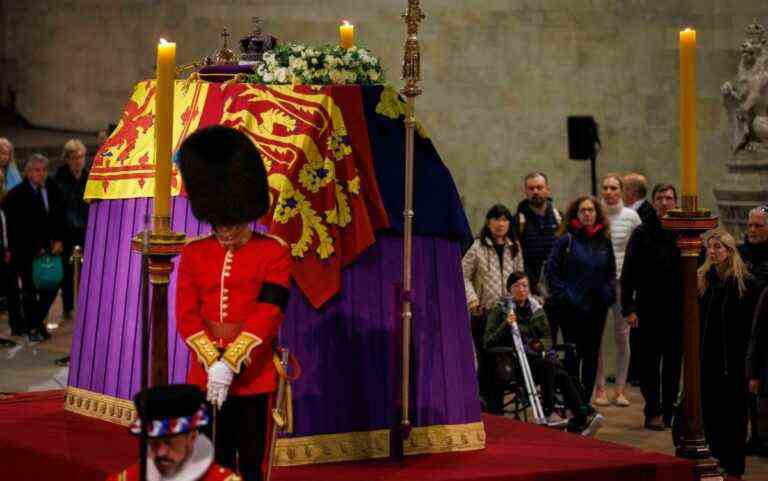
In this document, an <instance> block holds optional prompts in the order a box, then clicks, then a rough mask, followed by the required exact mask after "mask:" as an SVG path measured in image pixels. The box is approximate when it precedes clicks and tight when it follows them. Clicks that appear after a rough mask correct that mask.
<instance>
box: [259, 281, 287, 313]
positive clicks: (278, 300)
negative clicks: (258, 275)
mask: <svg viewBox="0 0 768 481" xmlns="http://www.w3.org/2000/svg"><path fill="white" fill-rule="evenodd" d="M290 295H291V291H289V290H288V288H287V287H283V286H281V285H280V284H272V283H270V282H265V283H264V284H262V285H261V291H259V302H264V303H267V304H274V305H276V306H277V307H279V308H280V310H281V311H283V312H285V306H287V305H288V298H289V297H290Z"/></svg>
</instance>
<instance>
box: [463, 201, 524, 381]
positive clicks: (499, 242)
mask: <svg viewBox="0 0 768 481" xmlns="http://www.w3.org/2000/svg"><path fill="white" fill-rule="evenodd" d="M513 218H514V216H513V215H512V213H511V212H510V211H509V209H507V208H506V207H505V206H503V205H501V204H497V205H494V206H493V207H491V209H490V210H489V211H488V213H487V214H486V215H485V224H483V228H482V229H481V231H480V238H479V239H476V240H475V242H474V243H473V244H472V247H470V248H469V250H468V251H467V253H466V254H464V259H462V262H461V264H462V269H463V271H464V289H465V291H466V295H467V307H468V309H469V313H470V315H471V323H472V324H471V327H472V339H473V340H474V345H475V355H476V359H477V364H478V366H477V370H478V377H479V379H478V380H479V383H480V394H481V396H484V395H485V393H486V392H487V387H488V384H489V383H490V381H489V380H488V379H487V376H485V374H484V369H483V354H482V351H483V336H484V335H485V321H486V314H487V313H488V312H489V311H490V310H491V309H493V307H494V306H496V304H497V303H498V302H499V301H500V300H501V298H502V297H504V296H505V295H506V292H507V288H506V280H507V277H509V275H510V274H511V273H513V272H515V271H522V270H523V253H522V249H521V248H520V243H519V242H518V241H517V238H516V237H515V230H514V229H512V228H511V226H510V224H511V222H512V219H513Z"/></svg>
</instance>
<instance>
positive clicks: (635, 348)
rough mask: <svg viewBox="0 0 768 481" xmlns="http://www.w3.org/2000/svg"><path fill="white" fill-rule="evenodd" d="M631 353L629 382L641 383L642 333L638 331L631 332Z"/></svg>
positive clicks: (628, 373) (628, 370) (631, 330)
mask: <svg viewBox="0 0 768 481" xmlns="http://www.w3.org/2000/svg"><path fill="white" fill-rule="evenodd" d="M629 353H630V354H629V368H628V369H627V382H628V383H630V382H640V364H641V362H640V333H639V332H638V330H637V329H630V331H629ZM634 353H637V354H634Z"/></svg>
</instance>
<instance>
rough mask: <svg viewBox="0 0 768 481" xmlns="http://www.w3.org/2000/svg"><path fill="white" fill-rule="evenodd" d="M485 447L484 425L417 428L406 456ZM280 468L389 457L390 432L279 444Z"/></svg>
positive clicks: (327, 436) (298, 439)
mask: <svg viewBox="0 0 768 481" xmlns="http://www.w3.org/2000/svg"><path fill="white" fill-rule="evenodd" d="M483 448H485V427H484V426H483V423H482V422H476V423H469V424H443V425H434V426H423V427H415V428H413V431H412V432H411V435H410V437H409V438H408V440H407V441H406V443H405V454H406V455H413V454H427V453H447V452H458V451H475V450H479V449H483ZM276 450H277V452H276V453H275V465H276V466H299V465H303V464H319V463H334V462H340V461H357V460H361V459H374V458H386V457H388V456H389V430H388V429H379V430H376V431H357V432H350V433H338V434H319V435H316V436H303V437H296V438H282V439H279V440H278V441H277V448H276Z"/></svg>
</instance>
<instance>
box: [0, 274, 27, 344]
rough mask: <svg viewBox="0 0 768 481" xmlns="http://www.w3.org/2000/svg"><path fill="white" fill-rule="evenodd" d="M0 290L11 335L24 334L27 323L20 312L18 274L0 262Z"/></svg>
mask: <svg viewBox="0 0 768 481" xmlns="http://www.w3.org/2000/svg"><path fill="white" fill-rule="evenodd" d="M0 288H2V290H3V293H4V295H5V301H6V304H7V306H8V323H9V324H10V325H11V332H12V333H13V334H25V333H26V332H27V330H28V328H27V322H26V320H25V319H24V316H23V314H22V312H21V299H20V297H21V293H20V291H19V274H18V273H17V272H16V270H15V269H14V268H13V266H12V265H9V264H6V263H5V262H2V261H0Z"/></svg>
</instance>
